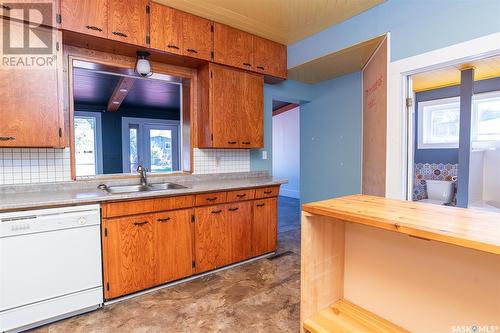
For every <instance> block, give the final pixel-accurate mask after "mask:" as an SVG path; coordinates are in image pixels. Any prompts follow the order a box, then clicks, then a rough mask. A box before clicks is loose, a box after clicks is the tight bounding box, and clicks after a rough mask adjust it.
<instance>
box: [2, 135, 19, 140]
mask: <svg viewBox="0 0 500 333" xmlns="http://www.w3.org/2000/svg"><path fill="white" fill-rule="evenodd" d="M15 139H16V138H15V137H13V136H0V141H14V140H15Z"/></svg>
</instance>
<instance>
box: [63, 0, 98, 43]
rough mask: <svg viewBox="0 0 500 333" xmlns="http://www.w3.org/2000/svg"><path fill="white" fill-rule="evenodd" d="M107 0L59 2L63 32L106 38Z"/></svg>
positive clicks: (67, 0)
mask: <svg viewBox="0 0 500 333" xmlns="http://www.w3.org/2000/svg"><path fill="white" fill-rule="evenodd" d="M107 15H108V0H61V27H62V28H63V29H64V30H70V31H76V32H81V33H84V34H89V35H94V36H99V37H103V38H107V36H108V18H107Z"/></svg>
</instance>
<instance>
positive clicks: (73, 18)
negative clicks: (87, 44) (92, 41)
mask: <svg viewBox="0 0 500 333" xmlns="http://www.w3.org/2000/svg"><path fill="white" fill-rule="evenodd" d="M146 6H147V0H134V1H122V0H61V27H62V29H64V30H70V31H75V32H80V33H84V34H89V35H93V36H98V37H103V38H108V39H113V40H117V41H121V42H124V43H128V44H134V45H140V46H147V43H146V37H147V35H148V31H149V30H148V23H149V20H148V14H147V7H146Z"/></svg>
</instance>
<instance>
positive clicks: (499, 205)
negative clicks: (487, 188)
mask: <svg viewBox="0 0 500 333" xmlns="http://www.w3.org/2000/svg"><path fill="white" fill-rule="evenodd" d="M469 208H474V209H481V210H488V211H492V212H498V213H500V201H495V200H486V201H476V202H473V203H471V204H470V205H469Z"/></svg>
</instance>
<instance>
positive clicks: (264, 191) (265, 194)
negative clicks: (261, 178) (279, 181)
mask: <svg viewBox="0 0 500 333" xmlns="http://www.w3.org/2000/svg"><path fill="white" fill-rule="evenodd" d="M279 193H280V187H279V186H268V187H261V188H258V189H256V190H255V199H260V198H269V197H277V196H278V195H279Z"/></svg>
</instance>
